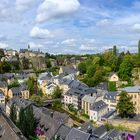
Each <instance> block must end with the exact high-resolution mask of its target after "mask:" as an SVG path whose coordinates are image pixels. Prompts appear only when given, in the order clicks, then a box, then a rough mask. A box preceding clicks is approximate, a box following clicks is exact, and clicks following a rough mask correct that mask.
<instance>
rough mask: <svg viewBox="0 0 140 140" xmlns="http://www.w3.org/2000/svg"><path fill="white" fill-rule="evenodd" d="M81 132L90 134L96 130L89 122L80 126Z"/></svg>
mask: <svg viewBox="0 0 140 140" xmlns="http://www.w3.org/2000/svg"><path fill="white" fill-rule="evenodd" d="M80 127H81V128H80V130H82V131H84V132H87V133H88V132H89V131H93V130H94V129H95V128H94V127H93V124H92V123H91V122H90V121H89V122H85V123H84V124H82V125H81V126H80Z"/></svg>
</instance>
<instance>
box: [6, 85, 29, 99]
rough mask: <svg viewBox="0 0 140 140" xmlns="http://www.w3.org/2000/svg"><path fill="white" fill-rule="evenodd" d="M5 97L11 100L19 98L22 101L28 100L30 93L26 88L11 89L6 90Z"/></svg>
mask: <svg viewBox="0 0 140 140" xmlns="http://www.w3.org/2000/svg"><path fill="white" fill-rule="evenodd" d="M7 96H8V97H9V98H10V99H12V98H13V97H20V98H24V99H29V96H30V93H29V90H28V89H27V88H24V87H12V88H11V89H9V90H8V94H7Z"/></svg>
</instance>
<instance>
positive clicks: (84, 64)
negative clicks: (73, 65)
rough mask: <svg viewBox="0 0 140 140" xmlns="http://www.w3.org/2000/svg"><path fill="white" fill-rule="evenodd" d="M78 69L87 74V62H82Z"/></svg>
mask: <svg viewBox="0 0 140 140" xmlns="http://www.w3.org/2000/svg"><path fill="white" fill-rule="evenodd" d="M78 70H79V72H80V74H85V73H86V63H85V62H81V63H80V64H79V65H78Z"/></svg>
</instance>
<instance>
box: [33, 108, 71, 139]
mask: <svg viewBox="0 0 140 140" xmlns="http://www.w3.org/2000/svg"><path fill="white" fill-rule="evenodd" d="M33 110H34V114H35V117H36V119H37V120H38V124H39V125H40V126H42V127H43V128H44V129H45V135H46V137H47V138H48V139H49V140H50V139H51V138H52V137H53V136H54V135H55V134H56V133H57V131H58V129H59V128H60V126H61V125H65V124H66V123H67V122H68V119H69V116H68V115H67V114H65V113H60V112H57V111H53V110H50V109H47V108H38V107H36V106H33Z"/></svg>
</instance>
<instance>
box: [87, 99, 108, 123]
mask: <svg viewBox="0 0 140 140" xmlns="http://www.w3.org/2000/svg"><path fill="white" fill-rule="evenodd" d="M107 113H108V105H107V104H106V103H105V102H104V101H102V100H101V101H97V102H95V103H94V104H93V106H92V107H90V112H89V114H90V115H89V116H90V120H93V121H94V122H96V121H98V120H99V121H100V120H101V117H102V116H104V115H105V114H107Z"/></svg>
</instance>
